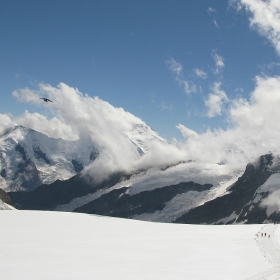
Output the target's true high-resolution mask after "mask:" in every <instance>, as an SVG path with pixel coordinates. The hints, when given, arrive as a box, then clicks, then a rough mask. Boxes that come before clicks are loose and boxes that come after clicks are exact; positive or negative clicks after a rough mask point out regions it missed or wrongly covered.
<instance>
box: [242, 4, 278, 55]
mask: <svg viewBox="0 0 280 280" xmlns="http://www.w3.org/2000/svg"><path fill="white" fill-rule="evenodd" d="M237 2H238V4H239V6H238V7H239V8H240V7H241V6H242V7H245V9H246V10H247V11H249V12H250V14H251V17H250V25H251V27H254V28H256V29H257V30H258V31H259V32H260V33H261V34H262V35H264V36H265V37H267V38H268V39H269V40H270V41H271V43H272V44H273V45H274V47H275V49H276V51H277V53H278V54H279V55H280V1H279V0H267V1H259V0H238V1H237Z"/></svg>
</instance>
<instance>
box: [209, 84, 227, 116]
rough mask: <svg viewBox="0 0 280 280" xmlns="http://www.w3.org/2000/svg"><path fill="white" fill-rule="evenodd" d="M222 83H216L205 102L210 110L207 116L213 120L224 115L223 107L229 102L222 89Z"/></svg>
mask: <svg viewBox="0 0 280 280" xmlns="http://www.w3.org/2000/svg"><path fill="white" fill-rule="evenodd" d="M220 87H221V83H220V82H215V83H214V84H213V86H212V87H211V93H210V94H209V96H208V99H207V100H206V101H205V106H206V107H207V108H208V113H207V116H208V117H209V118H213V117H216V116H219V115H221V114H222V106H223V103H224V102H227V101H228V97H227V95H226V93H225V92H224V91H223V90H221V89H220Z"/></svg>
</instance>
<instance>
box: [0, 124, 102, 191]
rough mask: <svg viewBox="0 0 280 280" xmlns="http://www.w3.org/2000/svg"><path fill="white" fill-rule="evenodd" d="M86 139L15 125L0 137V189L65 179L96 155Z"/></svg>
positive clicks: (94, 146) (95, 148) (38, 184)
mask: <svg viewBox="0 0 280 280" xmlns="http://www.w3.org/2000/svg"><path fill="white" fill-rule="evenodd" d="M98 153H99V151H98V147H97V146H96V144H95V143H94V142H92V141H90V140H79V141H65V140H62V139H55V138H50V137H48V136H46V135H44V134H42V133H40V132H37V131H35V130H32V129H29V128H26V127H23V126H20V125H19V126H15V127H14V128H12V129H9V130H8V131H6V133H5V134H4V135H2V136H1V138H0V175H1V176H0V186H1V188H2V189H4V190H9V191H18V190H33V189H35V188H37V187H38V186H40V185H41V184H43V183H45V184H48V183H52V182H54V181H55V180H57V179H60V180H66V179H68V178H71V177H72V176H74V175H75V174H77V173H78V172H80V171H81V170H82V169H83V168H84V166H86V165H88V164H89V163H90V162H92V161H93V160H94V159H95V158H96V157H97V156H98Z"/></svg>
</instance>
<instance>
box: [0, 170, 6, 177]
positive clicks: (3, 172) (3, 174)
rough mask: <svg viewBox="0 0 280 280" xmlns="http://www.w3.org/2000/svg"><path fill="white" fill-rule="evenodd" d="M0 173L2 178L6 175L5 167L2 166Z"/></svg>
mask: <svg viewBox="0 0 280 280" xmlns="http://www.w3.org/2000/svg"><path fill="white" fill-rule="evenodd" d="M0 175H1V176H2V177H3V178H5V177H6V176H7V172H6V169H5V168H3V169H2V170H1V173H0Z"/></svg>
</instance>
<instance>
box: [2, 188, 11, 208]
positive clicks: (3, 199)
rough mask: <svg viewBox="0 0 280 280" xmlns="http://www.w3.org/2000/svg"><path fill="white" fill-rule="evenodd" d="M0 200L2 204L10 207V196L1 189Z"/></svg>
mask: <svg viewBox="0 0 280 280" xmlns="http://www.w3.org/2000/svg"><path fill="white" fill-rule="evenodd" d="M0 199H1V200H2V201H3V202H5V203H7V204H9V205H12V201H11V198H10V196H9V195H8V194H7V193H6V192H5V191H3V190H2V189H0Z"/></svg>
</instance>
